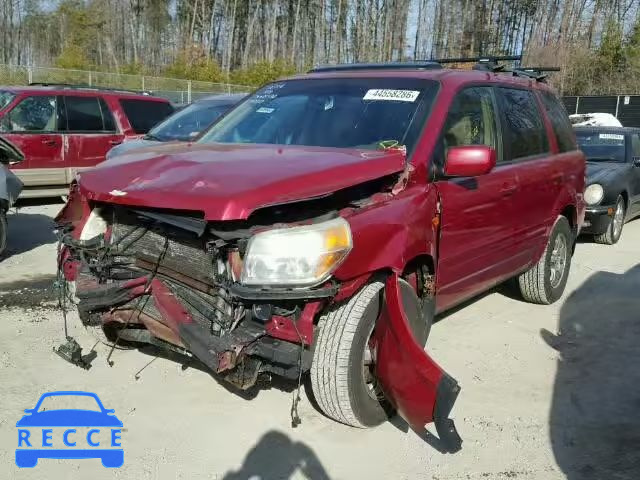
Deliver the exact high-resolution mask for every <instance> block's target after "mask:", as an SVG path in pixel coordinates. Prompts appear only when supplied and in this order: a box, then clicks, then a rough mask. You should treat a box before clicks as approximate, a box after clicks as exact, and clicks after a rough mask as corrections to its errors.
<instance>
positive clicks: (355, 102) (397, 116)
mask: <svg viewBox="0 0 640 480" xmlns="http://www.w3.org/2000/svg"><path fill="white" fill-rule="evenodd" d="M437 87H438V84H437V83H436V82H433V81H430V80H422V79H412V78H341V79H336V78H330V79H307V80H288V81H283V82H277V83H273V84H270V85H267V86H266V87H264V88H262V89H260V90H258V91H257V92H256V93H254V94H253V95H252V96H251V97H249V98H248V99H247V100H246V101H244V102H243V103H241V104H239V105H238V106H237V107H235V108H234V109H233V110H231V111H230V112H229V113H228V114H227V115H225V116H224V117H223V118H222V119H220V120H219V121H218V122H216V123H215V124H214V125H213V126H212V127H211V128H210V130H209V131H208V132H207V133H206V134H205V135H204V136H203V137H202V138H201V139H200V142H202V143H251V144H256V143H257V144H271V145H273V144H275V145H304V146H314V147H330V148H358V149H379V148H385V146H389V145H394V146H405V147H406V148H407V152H408V154H410V153H411V152H412V150H413V147H414V146H415V143H416V142H417V140H418V137H419V136H420V132H421V130H422V126H423V125H424V122H425V120H426V117H427V115H428V113H429V111H430V108H431V104H432V103H433V100H434V98H435V94H436V92H437Z"/></svg>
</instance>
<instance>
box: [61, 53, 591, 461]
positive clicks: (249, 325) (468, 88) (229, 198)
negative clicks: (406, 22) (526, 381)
mask: <svg viewBox="0 0 640 480" xmlns="http://www.w3.org/2000/svg"><path fill="white" fill-rule="evenodd" d="M478 67H479V68H481V70H480V71H460V70H448V69H444V68H442V66H441V65H440V64H438V63H419V64H390V65H384V64H383V65H345V66H335V67H327V68H318V69H316V70H314V71H312V72H311V73H310V74H308V75H302V76H297V77H293V78H289V79H284V80H281V81H277V82H274V83H272V84H269V85H267V86H265V87H263V88H261V89H260V90H258V91H257V92H256V93H254V94H253V95H251V96H250V97H248V98H247V99H246V100H245V101H243V102H242V103H240V104H239V105H238V106H236V107H235V108H233V109H232V110H231V111H229V112H228V113H227V114H226V115H225V116H224V117H222V118H221V119H220V120H218V121H217V122H216V123H214V124H213V125H212V126H211V128H210V129H209V130H208V131H207V132H206V133H205V134H204V135H203V136H202V137H200V138H199V140H198V141H197V142H195V143H192V144H180V145H172V146H166V147H164V148H163V149H162V150H158V151H157V152H156V154H155V155H153V154H151V153H153V152H151V153H150V152H149V151H147V150H145V151H141V152H140V153H136V152H131V153H130V154H128V155H127V159H126V162H117V161H115V160H114V161H108V162H105V163H103V164H101V165H99V166H98V167H96V168H95V169H93V170H91V171H88V172H83V173H82V174H81V176H80V178H79V180H78V183H77V184H75V185H73V187H72V194H71V197H70V199H69V202H68V204H67V205H66V207H65V208H64V210H63V211H62V212H61V213H60V214H59V216H58V217H57V222H58V224H59V226H60V227H59V228H60V229H61V231H62V233H63V240H62V241H63V244H64V245H65V247H64V249H63V250H62V252H61V257H60V259H59V265H60V274H61V275H64V276H65V278H66V279H67V281H68V284H65V285H68V287H69V289H70V292H71V293H70V296H72V298H74V299H75V300H77V302H78V310H79V313H80V318H81V321H82V322H83V324H84V325H85V326H86V327H87V328H89V329H92V330H97V331H99V332H100V333H101V334H104V335H106V338H107V340H108V341H110V342H113V341H122V342H129V343H128V345H136V344H138V345H140V344H141V343H145V342H147V343H153V344H156V345H161V346H164V347H166V348H169V349H174V350H175V349H178V351H186V352H189V354H192V355H194V356H195V357H196V358H198V359H199V360H200V361H201V362H202V363H203V364H205V365H206V366H207V367H209V368H210V369H211V370H212V371H213V372H215V373H217V374H218V375H220V376H221V377H223V378H224V379H225V380H226V381H228V382H229V383H231V384H233V385H235V386H236V387H238V388H240V389H246V388H250V387H252V386H253V385H254V384H255V382H256V380H257V378H258V376H259V375H260V374H261V373H267V374H275V375H279V376H282V377H286V378H289V379H293V380H296V381H300V376H301V375H306V374H308V375H309V376H310V384H311V387H312V391H313V395H314V396H315V399H316V401H317V404H318V405H319V407H320V408H321V409H322V411H323V412H324V413H325V414H326V415H328V416H329V417H331V418H333V419H335V420H337V421H339V422H342V423H345V424H348V425H352V426H357V427H369V426H373V425H377V424H379V423H381V422H383V421H385V420H386V419H387V415H388V414H389V412H390V411H392V410H393V408H395V409H397V410H398V411H399V412H400V414H401V415H403V416H404V417H405V419H407V421H408V423H409V424H410V425H411V426H412V427H413V428H415V429H418V430H421V429H423V427H424V425H425V423H428V422H431V421H434V422H435V425H436V429H437V431H438V433H439V434H440V436H441V437H443V439H444V440H445V444H446V445H447V448H448V449H449V450H450V451H455V450H456V449H458V448H459V447H460V439H459V437H458V436H457V433H456V430H455V427H454V425H453V422H452V421H451V420H450V419H448V415H449V412H450V411H451V408H452V407H453V404H454V402H455V400H456V397H457V395H458V392H459V389H460V388H459V386H458V384H457V382H456V381H455V380H454V379H453V378H452V377H451V376H449V375H448V374H447V373H445V372H444V370H443V369H441V368H440V366H439V365H438V364H437V363H436V362H435V361H434V360H433V359H432V358H431V357H430V356H429V354H428V353H426V352H425V350H424V346H425V342H426V341H427V337H428V335H429V331H430V328H431V324H432V322H433V320H434V316H435V315H436V314H437V313H439V312H442V311H444V310H447V309H450V308H452V307H454V306H456V305H459V304H460V303H461V302H463V301H465V300H467V299H469V298H471V297H473V296H474V295H477V294H479V293H481V292H483V291H486V290H487V289H489V288H491V287H493V286H494V285H496V284H498V283H500V282H503V281H505V280H508V279H511V278H517V282H518V283H519V286H520V290H521V293H522V296H523V297H524V298H525V299H526V300H528V301H530V302H532V303H539V304H549V303H552V302H554V301H556V300H557V299H558V298H559V297H560V296H561V295H562V293H563V291H564V288H565V285H566V282H567V277H568V275H569V270H570V264H571V256H572V253H573V248H574V243H575V239H576V237H577V235H578V232H579V230H580V227H581V224H582V221H583V219H584V212H585V205H584V199H583V194H582V192H583V191H584V182H585V161H584V155H583V154H582V153H581V152H580V151H579V150H578V149H577V146H576V142H575V136H574V134H573V130H572V127H571V124H570V122H569V119H568V117H567V114H566V112H565V110H564V108H563V107H562V105H561V103H560V102H559V100H558V99H557V97H556V96H555V94H554V93H553V92H552V91H551V89H550V88H549V87H548V86H546V85H545V84H544V83H543V82H541V81H539V80H540V78H539V77H538V76H537V75H533V74H528V73H526V72H524V71H521V70H504V71H500V70H501V68H502V66H498V65H492V64H479V65H478Z"/></svg>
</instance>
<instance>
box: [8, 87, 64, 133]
mask: <svg viewBox="0 0 640 480" xmlns="http://www.w3.org/2000/svg"><path fill="white" fill-rule="evenodd" d="M57 118H58V115H57V109H56V97H55V96H49V95H36V96H32V97H27V98H25V99H24V100H22V101H21V102H20V103H18V104H17V105H16V106H15V107H14V108H13V109H12V110H11V111H10V112H8V113H7V114H6V115H5V116H4V117H3V118H2V121H1V122H0V130H1V131H3V132H54V131H56V130H57Z"/></svg>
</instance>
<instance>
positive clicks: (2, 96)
mask: <svg viewBox="0 0 640 480" xmlns="http://www.w3.org/2000/svg"><path fill="white" fill-rule="evenodd" d="M15 96H16V95H15V93H13V92H9V91H7V90H0V110H2V109H3V108H4V107H6V106H7V105H9V104H10V103H11V100H13V99H14V98H15Z"/></svg>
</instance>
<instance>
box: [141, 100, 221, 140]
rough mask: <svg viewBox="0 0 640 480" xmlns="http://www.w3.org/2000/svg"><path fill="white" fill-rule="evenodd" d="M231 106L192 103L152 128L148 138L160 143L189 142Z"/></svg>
mask: <svg viewBox="0 0 640 480" xmlns="http://www.w3.org/2000/svg"><path fill="white" fill-rule="evenodd" d="M231 106H232V105H230V104H226V103H209V102H202V103H193V104H191V105H189V106H188V107H186V108H184V109H183V110H180V111H179V112H177V113H175V114H174V115H171V116H170V117H169V118H167V119H166V120H164V121H163V122H162V123H160V124H158V125H156V126H155V127H153V128H152V129H151V130H150V131H149V137H150V138H151V139H153V140H159V141H161V142H168V141H171V140H180V141H188V140H191V139H193V138H194V137H196V136H197V135H199V134H200V133H201V132H202V131H203V130H204V129H205V128H207V127H208V126H209V125H211V124H212V123H213V122H214V121H215V120H216V119H217V118H218V117H219V116H220V115H222V114H223V113H225V112H226V111H227V110H229V108H231Z"/></svg>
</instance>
